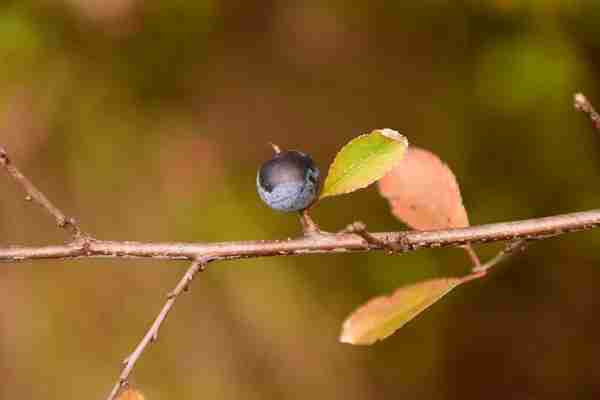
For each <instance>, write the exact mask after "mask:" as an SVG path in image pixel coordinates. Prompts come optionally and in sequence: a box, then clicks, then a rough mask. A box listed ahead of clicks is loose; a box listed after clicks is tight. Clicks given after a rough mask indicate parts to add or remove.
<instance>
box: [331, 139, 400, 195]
mask: <svg viewBox="0 0 600 400" xmlns="http://www.w3.org/2000/svg"><path fill="white" fill-rule="evenodd" d="M407 148H408V140H407V139H406V137H404V136H403V135H401V134H400V133H398V132H396V131H394V130H392V129H377V130H374V131H372V132H371V133H368V134H365V135H361V136H359V137H357V138H354V139H352V140H351V141H350V142H348V144H346V145H345V146H344V147H342V149H341V150H340V152H339V153H338V154H337V156H336V157H335V159H334V160H333V163H332V164H331V167H329V173H328V174H327V179H325V184H324V185H323V191H322V192H321V198H324V197H328V196H335V195H339V194H344V193H350V192H353V191H355V190H358V189H362V188H364V187H366V186H368V185H370V184H371V183H373V182H375V181H377V180H378V179H379V178H381V177H382V176H384V175H385V174H386V173H387V172H388V171H390V170H391V169H392V168H393V167H394V165H396V164H397V163H398V162H399V161H400V160H402V157H404V154H405V153H406V149H407Z"/></svg>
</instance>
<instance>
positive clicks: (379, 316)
mask: <svg viewBox="0 0 600 400" xmlns="http://www.w3.org/2000/svg"><path fill="white" fill-rule="evenodd" d="M469 279H470V276H468V277H466V278H440V279H432V280H429V281H424V282H419V283H415V284H413V285H408V286H403V287H401V288H399V289H397V290H396V291H395V292H394V293H393V294H392V295H391V296H380V297H375V298H374V299H371V300H370V301H369V302H367V303H366V304H365V305H363V306H362V307H360V308H359V309H357V310H356V311H354V312H353V313H352V315H350V316H349V317H348V318H347V319H346V321H345V322H344V325H343V327H342V334H341V335H340V341H341V342H343V343H350V344H363V345H364V344H373V343H375V342H376V341H377V340H381V339H385V338H386V337H388V336H389V335H391V334H392V333H394V332H395V331H396V330H398V329H400V328H401V327H402V326H404V325H405V324H406V323H407V322H409V321H410V320H412V319H413V318H415V317H416V316H417V315H419V314H420V313H421V312H423V311H425V310H426V309H427V308H429V307H430V306H431V305H432V304H434V303H435V302H436V301H438V300H439V299H441V298H442V297H443V296H444V295H445V294H447V293H448V292H450V291H451V290H452V289H454V288H455V287H456V286H458V285H460V284H461V283H463V282H466V281H467V280H469Z"/></svg>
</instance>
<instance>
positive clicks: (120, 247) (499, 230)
mask: <svg viewBox="0 0 600 400" xmlns="http://www.w3.org/2000/svg"><path fill="white" fill-rule="evenodd" d="M598 226H600V209H596V210H590V211H582V212H576V213H571V214H562V215H555V216H551V217H543V218H534V219H526V220H521V221H513V222H500V223H494V224H487V225H478V226H471V227H468V228H460V229H447V230H437V231H401V232H380V233H371V234H370V235H372V236H373V237H374V238H375V239H376V240H377V241H378V244H376V243H368V242H366V241H365V240H364V239H363V238H362V237H360V236H357V235H356V234H337V235H332V234H316V235H310V236H302V237H299V238H296V239H292V240H256V241H238V242H220V243H218V242H217V243H177V242H169V243H148V242H146V243H144V242H113V241H103V240H93V241H90V242H88V243H80V242H77V241H75V242H73V243H70V244H65V245H55V246H42V247H8V248H0V262H18V261H27V260H38V259H75V258H94V257H101V258H149V259H170V260H190V261H192V260H194V259H196V258H197V257H208V258H211V259H217V260H223V259H227V260H232V259H240V258H251V257H273V256H291V255H305V254H322V253H344V252H354V251H372V250H386V249H388V248H389V246H393V245H400V246H401V251H402V252H408V251H414V250H419V249H423V248H436V247H450V246H463V245H465V244H468V243H487V242H497V241H514V240H518V239H527V240H540V239H545V238H548V237H552V236H558V235H562V234H565V233H568V232H575V231H584V230H589V229H592V228H596V227H598Z"/></svg>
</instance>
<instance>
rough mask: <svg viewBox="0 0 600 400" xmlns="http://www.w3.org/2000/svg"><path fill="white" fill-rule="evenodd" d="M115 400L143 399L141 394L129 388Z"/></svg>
mask: <svg viewBox="0 0 600 400" xmlns="http://www.w3.org/2000/svg"><path fill="white" fill-rule="evenodd" d="M117 400H145V397H144V395H143V394H142V392H140V391H139V390H137V389H134V388H132V387H131V386H129V387H127V388H125V389H124V390H123V391H122V392H121V393H120V394H119V396H118V397H117Z"/></svg>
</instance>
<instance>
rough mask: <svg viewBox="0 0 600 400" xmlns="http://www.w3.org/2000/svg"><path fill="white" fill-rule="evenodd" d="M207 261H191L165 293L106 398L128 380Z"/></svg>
mask: <svg viewBox="0 0 600 400" xmlns="http://www.w3.org/2000/svg"><path fill="white" fill-rule="evenodd" d="M208 262H209V259H207V258H200V259H198V260H196V261H194V262H192V265H191V266H190V267H189V268H188V270H187V271H186V273H185V274H184V275H183V277H182V278H181V280H180V281H179V283H177V286H175V289H173V291H171V292H170V293H169V294H168V295H167V301H166V303H165V305H164V306H163V308H162V309H161V310H160V312H159V313H158V316H157V317H156V319H155V320H154V322H153V323H152V325H151V326H150V329H148V331H147V332H146V334H145V335H144V337H143V338H142V340H141V341H140V343H139V344H138V345H137V346H136V348H135V350H133V352H132V353H131V354H130V355H129V356H127V358H126V359H125V360H124V361H123V363H124V367H123V370H122V371H121V374H120V375H119V380H118V381H117V383H115V385H114V387H113V389H112V391H111V392H110V395H109V396H108V398H107V400H114V399H115V398H116V396H117V395H118V394H119V392H120V391H121V389H123V388H124V387H126V386H127V384H128V381H129V375H130V374H131V371H132V370H133V367H134V366H135V363H136V362H137V360H138V359H139V358H140V356H141V355H142V353H143V352H144V350H145V349H146V347H148V345H149V344H150V343H153V342H155V341H156V340H157V339H158V331H159V330H160V327H161V325H162V324H163V322H165V319H166V318H167V315H168V314H169V311H171V308H172V307H173V305H174V304H175V300H177V296H179V295H180V294H181V293H182V292H184V291H185V290H187V288H188V286H189V284H190V282H191V281H192V280H193V279H194V276H195V275H196V274H197V273H198V272H200V271H203V270H204V268H205V267H206V264H207V263H208Z"/></svg>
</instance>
